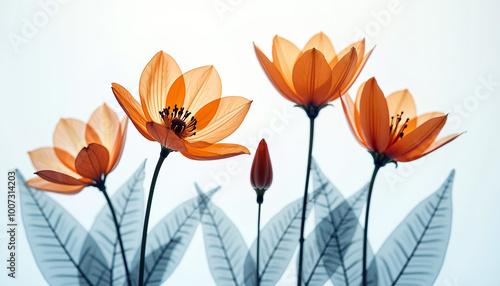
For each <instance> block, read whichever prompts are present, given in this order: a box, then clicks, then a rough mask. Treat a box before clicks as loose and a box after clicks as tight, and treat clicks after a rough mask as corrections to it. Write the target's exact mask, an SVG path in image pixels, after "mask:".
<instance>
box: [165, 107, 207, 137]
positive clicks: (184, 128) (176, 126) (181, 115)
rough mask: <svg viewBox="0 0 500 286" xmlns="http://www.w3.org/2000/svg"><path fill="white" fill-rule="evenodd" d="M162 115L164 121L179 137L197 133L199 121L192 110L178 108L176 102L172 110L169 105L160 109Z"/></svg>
mask: <svg viewBox="0 0 500 286" xmlns="http://www.w3.org/2000/svg"><path fill="white" fill-rule="evenodd" d="M160 116H161V118H162V119H163V122H165V124H166V125H167V126H168V127H169V128H170V129H172V131H174V133H175V134H176V135H177V136H179V138H186V137H189V136H193V135H196V132H194V130H196V123H198V121H197V120H196V118H194V116H191V112H189V111H187V110H185V109H184V107H181V108H178V107H177V104H176V105H175V106H174V108H173V109H172V111H170V106H169V107H167V108H164V109H163V110H162V111H160ZM189 117H191V118H189ZM188 121H189V122H188Z"/></svg>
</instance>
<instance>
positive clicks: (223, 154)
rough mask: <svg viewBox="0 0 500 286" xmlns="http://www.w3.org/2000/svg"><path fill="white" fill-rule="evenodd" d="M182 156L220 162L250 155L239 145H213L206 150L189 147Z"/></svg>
mask: <svg viewBox="0 0 500 286" xmlns="http://www.w3.org/2000/svg"><path fill="white" fill-rule="evenodd" d="M181 153H182V155H184V156H185V157H187V158H189V159H193V160H218V159H224V158H229V157H233V156H237V155H242V154H250V151H248V149H247V148H245V147H244V146H241V145H238V144H226V143H221V144H213V145H210V146H209V147H206V148H201V149H196V148H190V147H188V150H187V152H181Z"/></svg>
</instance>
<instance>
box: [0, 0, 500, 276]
mask: <svg viewBox="0 0 500 286" xmlns="http://www.w3.org/2000/svg"><path fill="white" fill-rule="evenodd" d="M54 1H55V0H54ZM54 1H52V2H51V1H49V0H42V1H40V2H39V1H13V0H1V1H0V49H1V53H0V58H1V61H0V83H1V97H2V105H1V106H0V108H1V113H0V114H1V115H0V116H1V118H0V119H1V120H0V125H1V134H2V135H1V136H2V139H1V140H0V155H1V157H0V161H1V168H0V169H1V170H0V177H2V179H1V182H4V183H3V184H2V185H3V186H5V187H6V185H7V184H6V180H7V171H8V170H10V169H14V168H18V169H19V170H20V171H21V172H22V173H23V175H24V176H25V177H27V178H31V177H32V176H33V175H32V174H33V172H34V171H35V170H34V168H33V167H32V165H31V163H30V160H29V157H28V155H27V151H30V150H34V149H36V148H39V147H42V146H50V145H52V132H53V130H54V128H55V126H56V124H57V122H58V121H59V119H60V118H61V117H64V118H66V117H73V118H78V119H80V120H84V121H85V120H87V119H88V117H89V116H90V114H91V113H92V111H93V110H94V109H95V108H97V107H98V106H99V105H101V104H102V103H104V102H105V103H107V104H108V105H109V106H111V107H112V108H113V109H114V110H115V111H117V112H119V114H120V115H123V111H122V110H121V109H120V107H119V105H118V104H117V103H116V101H115V99H114V97H113V95H112V93H111V88H110V87H111V83H112V82H117V83H120V84H122V85H123V86H125V87H126V88H127V89H129V90H130V91H131V92H132V93H133V94H135V95H136V96H137V89H138V82H139V77H140V74H141V72H142V70H143V68H144V66H145V65H146V63H147V62H148V61H149V60H150V58H151V57H152V56H153V55H154V54H155V53H156V52H158V51H159V50H164V51H165V52H167V53H169V54H170V55H172V56H173V57H174V58H175V59H176V61H177V62H178V64H179V66H180V67H181V69H182V70H183V71H188V70H190V69H193V68H196V67H199V66H203V65H209V64H213V65H214V66H215V68H216V69H217V70H218V72H219V73H220V75H221V78H222V83H223V96H229V95H240V96H244V97H246V98H249V99H252V100H254V102H253V104H252V107H251V109H250V112H249V113H248V116H247V117H246V119H245V121H244V122H243V124H242V125H241V127H240V128H239V129H238V130H237V131H236V132H235V133H234V134H233V135H232V136H230V137H229V138H228V139H227V140H225V141H226V142H233V143H240V144H244V145H246V146H247V147H248V148H249V149H250V150H251V151H252V152H253V151H254V150H255V147H256V145H257V143H258V141H259V140H260V138H262V137H265V138H266V140H267V141H268V144H269V149H270V152H271V156H272V161H273V165H274V171H275V177H274V183H273V186H272V188H271V189H270V190H269V191H268V193H267V194H266V197H265V203H264V205H263V215H262V220H263V224H265V223H266V222H267V221H268V220H269V219H270V218H271V217H272V216H273V215H274V214H276V213H277V212H278V211H279V210H280V209H281V208H282V207H283V206H285V205H286V204H288V203H289V202H291V201H292V200H294V199H296V198H299V197H300V196H301V194H302V192H303V183H304V178H305V173H304V170H305V164H306V153H307V150H306V149H307V141H308V121H307V117H306V116H305V114H304V112H303V111H302V110H300V109H297V108H293V107H292V106H293V104H292V103H290V102H287V101H286V100H285V99H284V98H282V97H281V96H280V95H279V94H278V93H277V92H276V91H275V90H274V89H273V87H272V85H271V84H270V83H269V81H268V79H267V78H266V76H265V74H264V72H263V71H262V69H261V67H260V65H259V63H258V61H257V59H256V57H255V54H254V51H253V46H252V42H255V43H256V44H257V45H258V46H259V47H261V48H262V49H263V50H264V52H265V53H266V54H267V55H270V54H271V43H272V38H273V37H274V35H275V34H278V35H280V36H282V37H284V38H286V39H289V40H291V41H292V42H294V43H295V44H296V45H298V46H299V47H303V45H304V44H305V43H306V42H307V40H308V39H309V38H310V37H311V36H313V35H314V34H316V33H318V32H320V31H323V32H324V33H326V34H327V35H328V36H329V37H330V38H331V39H332V41H333V43H334V46H335V48H336V50H337V51H340V50H341V49H343V48H344V47H345V46H347V45H348V44H350V43H352V42H354V41H356V40H359V39H360V38H362V37H366V43H367V47H368V48H371V47H373V46H375V45H376V49H375V51H374V53H373V55H372V57H371V58H370V60H369V61H368V63H367V65H366V67H365V69H364V71H363V72H362V73H361V76H360V78H359V79H358V81H357V82H356V84H355V85H354V86H353V88H352V89H351V92H352V93H355V91H356V90H357V88H358V86H359V85H360V84H361V83H362V82H363V81H365V80H367V79H368V78H370V77H372V76H376V78H377V80H378V83H379V85H380V86H381V88H382V90H383V91H384V92H385V93H386V94H389V93H391V92H393V91H396V90H400V89H405V88H408V89H409V90H410V92H411V93H412V94H413V95H414V97H415V101H416V103H417V108H418V113H424V112H429V111H443V112H447V113H449V114H450V115H449V121H448V123H447V125H446V126H445V128H444V129H443V132H442V136H444V135H447V134H451V133H457V132H463V131H467V133H466V134H464V135H463V136H461V137H460V138H459V139H457V140H456V141H454V142H452V143H451V144H449V145H448V146H446V147H444V148H442V149H440V150H439V151H437V152H435V153H433V154H432V155H429V156H428V157H426V158H424V159H421V160H419V161H416V162H414V163H408V164H400V167H399V168H398V169H395V168H394V166H393V165H389V166H387V167H386V168H384V169H383V170H382V171H381V172H380V173H379V176H378V178H377V181H376V184H375V191H374V196H373V200H372V212H371V216H370V221H371V227H370V231H369V238H370V241H371V243H372V246H373V247H374V249H375V250H377V249H378V248H379V247H380V246H381V245H382V243H383V242H384V240H385V239H386V238H387V236H388V235H389V234H390V232H391V231H392V230H393V229H394V228H395V227H396V226H397V225H398V223H399V222H400V221H401V220H402V219H403V218H404V217H405V216H406V214H407V213H408V212H409V211H410V210H411V208H413V207H414V206H415V205H417V204H418V203H419V202H420V201H421V200H422V199H424V198H425V197H427V196H428V195H429V194H430V193H432V192H433V191H435V190H436V189H437V188H438V187H439V186H440V185H441V184H442V182H443V181H444V180H445V178H446V177H447V176H448V174H449V172H450V171H451V170H452V169H456V172H457V173H456V178H455V185H454V189H453V224H452V232H451V238H450V242H449V247H448V251H447V254H446V258H445V261H444V265H443V268H442V270H441V273H440V275H439V277H438V279H437V281H436V285H444V286H447V285H454V286H457V285H498V282H497V281H498V269H499V267H500V244H499V243H498V237H499V235H500V227H499V223H498V218H499V217H500V208H499V207H498V204H499V203H500V188H499V183H500V179H499V178H500V176H499V175H498V172H499V171H498V167H497V165H498V162H499V160H500V155H499V152H498V146H499V138H500V136H499V133H498V132H499V131H498V127H499V123H500V122H499V115H498V107H499V106H500V99H499V87H500V64H499V63H500V62H499V59H500V58H499V51H500V33H499V32H498V23H497V21H498V20H497V19H498V11H500V5H499V4H498V2H495V1H493V0H491V1H486V0H482V1H431V0H425V1H410V0H377V1H368V0H366V1H362V0H352V1H340V0H337V1H317V0H315V1H295V0H293V1H291V0H288V1H272V2H271V1H263V0H260V1H258V0H252V1H250V0H196V1H195V0H192V1H181V0H178V1H165V0H163V1H159V0H158V1H116V2H115V3H110V1H77V0H73V1H71V0H69V1H68V0H65V1H64V3H63V2H62V1H61V2H54ZM118 2H120V3H119V4H118ZM139 2H140V3H139ZM43 3H52V5H48V4H46V5H44V4H43ZM47 5H48V6H47ZM30 25H33V27H31V29H30V27H28V26H30ZM488 82H489V83H488ZM334 105H335V107H333V108H326V109H324V110H323V111H322V112H321V114H320V116H319V117H318V119H317V126H316V136H315V146H314V152H313V154H314V156H315V157H316V159H317V161H318V164H319V165H320V167H321V168H322V169H323V171H324V172H325V174H326V175H327V177H328V178H329V179H331V180H332V181H333V182H334V184H335V185H336V186H337V187H338V188H339V189H340V190H341V192H342V193H343V194H344V195H345V196H348V195H350V194H352V193H354V192H355V191H356V190H358V189H359V188H360V187H361V186H363V185H364V184H365V183H366V182H367V181H368V180H369V177H370V175H371V171H372V167H373V165H372V159H371V157H370V156H369V154H368V153H367V152H366V151H365V150H364V149H363V148H362V147H360V146H359V145H358V144H357V143H356V141H355V139H354V138H353V136H352V134H351V133H350V131H349V129H348V127H347V124H346V121H345V118H344V115H343V111H342V108H341V105H340V103H339V102H334ZM159 151H160V147H159V145H158V144H157V143H150V142H149V141H147V140H145V139H144V138H142V137H141V135H140V134H139V133H138V132H137V131H136V130H135V129H134V127H133V126H132V124H130V125H129V133H128V138H127V143H126V147H125V153H124V156H123V157H122V161H121V163H120V164H119V166H118V168H117V169H116V170H115V171H114V172H113V173H112V174H110V176H109V177H108V178H109V179H108V182H107V183H108V189H109V190H110V192H111V193H113V190H116V189H117V188H118V187H119V186H120V185H121V184H122V183H123V182H124V181H125V180H126V179H127V178H128V177H129V176H130V175H131V174H132V172H133V171H134V170H135V169H136V168H137V167H138V166H139V164H141V162H142V161H143V160H144V159H147V164H146V179H145V183H144V184H145V187H146V188H147V187H148V186H149V183H150V180H151V175H152V171H153V168H154V165H155V163H156V160H157V157H158V154H159ZM252 158H253V156H239V157H236V158H233V159H226V160H221V161H213V162H198V161H191V160H188V159H186V158H184V157H183V156H181V155H180V154H173V155H171V156H170V157H169V158H168V159H167V161H166V163H165V165H164V167H163V168H162V170H161V175H160V178H159V181H158V187H157V191H156V193H155V200H154V204H153V211H152V214H151V222H150V223H151V226H153V225H155V224H156V223H157V222H158V221H159V220H160V219H161V218H162V217H164V216H165V215H166V214H167V213H168V212H170V211H171V210H172V209H173V208H174V207H175V206H177V205H178V204H180V203H181V202H183V201H185V200H187V199H189V198H191V197H193V196H194V195H195V191H194V187H193V183H194V182H195V181H196V182H198V183H199V184H200V185H201V186H202V187H203V188H204V189H205V190H208V188H210V187H211V186H213V185H214V184H222V185H223V188H222V190H221V191H220V192H219V193H218V194H217V195H216V196H215V197H214V198H213V201H214V202H215V203H216V204H217V205H219V206H220V207H221V208H222V209H223V210H224V211H225V212H226V213H227V214H228V215H229V216H230V218H231V219H232V220H233V221H234V223H235V224H236V225H237V226H238V228H239V229H240V231H241V232H242V234H243V236H244V238H245V240H246V242H247V244H249V245H250V244H251V243H252V241H253V239H254V238H255V229H256V222H255V217H256V208H257V205H256V204H255V193H254V191H253V190H252V189H251V187H250V185H249V178H248V177H249V169H250V165H251V161H252ZM227 170H229V171H230V172H228V171H227ZM229 173H231V175H229ZM5 192H6V188H5V190H4V191H2V192H1V193H2V194H4V195H0V223H1V225H5V224H6V217H7V216H6V202H5V200H6V194H5ZM52 197H53V198H55V199H56V200H57V201H59V202H60V203H61V204H63V205H64V206H65V207H66V208H67V209H68V210H69V211H70V212H71V213H72V214H73V215H74V216H75V217H76V218H77V219H78V220H79V221H80V222H81V223H82V225H84V227H86V228H87V229H88V228H90V226H91V224H92V222H93V220H94V218H95V216H96V214H97V212H98V211H99V210H100V209H101V208H102V207H103V206H104V199H103V197H102V195H101V194H99V193H98V191H97V190H96V189H93V188H87V189H84V190H83V191H82V192H81V193H79V194H77V195H74V196H64V195H52ZM2 214H5V215H2ZM18 218H19V219H20V210H18ZM1 228H2V227H0V229H1ZM151 228H152V227H150V229H151ZM17 235H18V243H19V244H18V247H19V251H18V260H19V265H18V273H17V274H18V277H17V278H16V279H15V280H14V279H11V278H8V277H7V272H6V267H4V266H1V265H5V260H4V258H5V257H7V249H6V248H7V247H6V246H7V242H6V233H5V232H4V231H2V232H0V238H1V239H0V258H1V259H0V260H1V261H4V262H0V266H1V267H0V284H1V285H45V284H46V282H44V279H43V276H42V275H41V273H40V272H39V270H38V268H37V266H36V263H35V261H34V258H33V256H32V254H31V249H30V247H29V244H28V242H27V240H26V236H25V231H24V229H23V228H22V226H21V227H20V228H19V229H18V233H17ZM290 265H293V267H289V269H288V270H287V271H286V272H285V274H284V277H283V279H282V280H281V283H280V284H282V285H293V284H294V283H295V282H294V280H295V274H294V271H295V270H294V267H295V263H294V262H292V263H291V264H290ZM42 281H43V282H42ZM212 284H213V280H212V278H211V275H210V271H209V268H208V265H207V262H206V258H205V250H204V245H203V239H202V233H201V229H198V231H197V233H196V234H195V238H194V239H193V241H192V243H191V246H190V247H189V249H188V251H187V252H186V255H185V257H184V258H183V260H182V261H181V263H180V265H179V266H178V268H177V269H176V270H175V272H174V273H173V275H172V276H171V277H170V279H169V280H168V281H167V282H166V283H165V285H212Z"/></svg>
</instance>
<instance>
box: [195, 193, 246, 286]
mask: <svg viewBox="0 0 500 286" xmlns="http://www.w3.org/2000/svg"><path fill="white" fill-rule="evenodd" d="M202 225H203V237H204V240H205V250H206V252H207V259H208V265H209V266H210V271H211V273H212V277H213V278H214V280H215V283H216V284H217V285H231V286H233V285H236V286H238V285H245V276H244V275H245V271H244V268H245V258H246V256H247V254H248V247H247V245H246V243H245V240H244V239H243V236H242V235H241V233H240V232H239V230H238V228H236V226H235V225H234V223H233V222H232V221H231V220H230V219H229V218H228V217H227V215H226V214H225V213H224V212H223V211H222V210H221V209H220V208H219V207H217V206H215V205H214V204H213V203H212V202H211V201H208V200H207V201H206V208H205V209H204V212H203V216H202Z"/></svg>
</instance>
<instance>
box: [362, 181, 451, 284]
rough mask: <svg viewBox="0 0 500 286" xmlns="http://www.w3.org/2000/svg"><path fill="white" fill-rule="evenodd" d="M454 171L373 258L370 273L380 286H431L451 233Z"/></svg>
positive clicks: (403, 222)
mask: <svg viewBox="0 0 500 286" xmlns="http://www.w3.org/2000/svg"><path fill="white" fill-rule="evenodd" d="M454 176H455V171H452V172H451V173H450V175H449V176H448V178H447V180H446V181H445V182H444V184H443V185H442V186H441V188H439V189H438V190H437V191H436V192H435V193H434V194H432V195H430V196H429V197H428V198H427V199H425V200H424V201H422V202H421V203H420V204H419V205H417V206H416V207H415V208H414V209H413V210H412V211H411V213H410V214H408V216H407V217H406V218H405V219H404V220H403V221H402V222H401V223H400V224H399V226H398V227H397V228H396V229H395V230H394V231H393V233H392V234H391V235H390V236H389V238H388V239H387V241H386V242H385V243H384V244H383V245H382V247H381V248H380V250H379V252H378V253H377V255H376V256H375V263H372V265H371V266H370V268H369V272H368V273H369V274H370V275H372V276H374V275H375V273H377V274H378V284H379V285H433V284H434V281H435V280H436V277H437V276H438V274H439V271H440V270H441V266H442V265H443V261H444V256H445V254H446V249H447V247H448V241H449V238H450V231H451V217H452V201H451V190H452V185H453V178H454Z"/></svg>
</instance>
